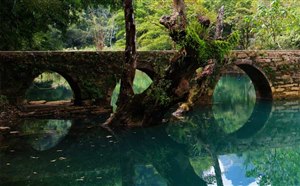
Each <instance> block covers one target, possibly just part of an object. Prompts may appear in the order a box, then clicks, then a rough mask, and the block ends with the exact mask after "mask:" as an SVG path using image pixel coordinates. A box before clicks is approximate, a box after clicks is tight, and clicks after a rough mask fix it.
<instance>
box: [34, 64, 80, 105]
mask: <svg viewBox="0 0 300 186" xmlns="http://www.w3.org/2000/svg"><path fill="white" fill-rule="evenodd" d="M44 72H55V73H57V74H59V75H60V76H62V77H63V78H64V79H65V80H66V81H67V82H68V84H69V85H70V87H71V89H72V91H73V97H74V105H80V104H81V90H80V88H79V86H78V83H77V82H76V80H75V78H73V77H72V76H71V75H69V74H67V73H65V72H63V71H60V70H56V69H47V70H41V71H40V73H39V74H37V75H36V76H35V77H33V78H32V81H33V80H34V79H35V78H36V77H38V76H39V75H40V74H42V73H44ZM32 81H31V82H32Z"/></svg>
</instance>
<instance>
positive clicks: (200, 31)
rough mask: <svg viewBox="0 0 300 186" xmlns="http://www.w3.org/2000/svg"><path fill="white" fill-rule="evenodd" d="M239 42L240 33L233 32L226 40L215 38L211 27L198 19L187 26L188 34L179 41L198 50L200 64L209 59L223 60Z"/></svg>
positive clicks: (189, 47)
mask: <svg viewBox="0 0 300 186" xmlns="http://www.w3.org/2000/svg"><path fill="white" fill-rule="evenodd" d="M238 42H239V34H238V33H237V32H235V33H232V34H231V35H230V36H229V37H228V38H227V39H225V40H214V39H212V37H211V36H210V35H209V28H205V27H203V26H202V25H201V24H199V23H198V22H197V21H192V22H191V24H189V25H188V26H187V29H186V36H185V37H184V38H183V39H182V40H181V41H179V44H180V45H181V46H182V47H184V48H187V49H192V50H194V51H195V52H196V55H197V62H198V63H199V65H202V64H203V63H206V62H207V60H209V59H216V60H217V61H218V62H223V61H224V60H223V59H224V57H225V55H226V54H228V53H229V52H230V51H231V50H232V49H233V48H234V47H235V46H236V45H237V44H238Z"/></svg>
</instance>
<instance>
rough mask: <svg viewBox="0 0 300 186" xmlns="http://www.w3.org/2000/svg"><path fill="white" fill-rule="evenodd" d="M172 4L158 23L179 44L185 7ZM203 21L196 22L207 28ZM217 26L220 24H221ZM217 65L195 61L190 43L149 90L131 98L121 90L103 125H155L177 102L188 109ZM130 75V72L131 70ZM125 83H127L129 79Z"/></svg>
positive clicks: (179, 1)
mask: <svg viewBox="0 0 300 186" xmlns="http://www.w3.org/2000/svg"><path fill="white" fill-rule="evenodd" d="M173 2H174V11H173V14H172V15H171V16H163V17H162V18H161V20H160V23H161V24H163V25H164V26H165V27H166V28H168V29H169V31H170V36H171V37H172V39H173V40H174V41H175V42H180V41H181V40H183V39H185V38H186V34H187V33H186V16H185V6H184V1H183V0H174V1H173ZM220 17H222V16H220ZM208 21H209V20H208ZM206 22H207V20H205V22H201V21H199V24H202V25H203V26H208V25H207V24H205V23H206ZM219 22H220V21H219ZM218 24H221V22H220V23H218ZM217 26H218V25H217ZM221 34H222V31H221V30H220V31H218V33H216V36H217V37H218V39H220V36H221ZM195 44H197V43H195ZM129 46H130V45H129ZM128 50H129V49H128ZM131 50H132V49H131ZM126 52H127V50H126ZM128 55H129V54H128ZM133 57H134V58H132V57H131V58H130V57H128V59H132V60H133V59H134V60H135V53H134V56H133ZM129 64H134V63H129ZM219 66H220V65H217V63H216V60H214V59H211V58H207V57H206V58H204V59H199V50H198V49H197V46H196V47H195V45H194V43H192V44H190V45H186V46H184V48H183V49H182V50H180V51H179V52H178V53H177V54H176V55H175V56H174V57H173V58H172V59H171V62H170V65H169V67H168V68H167V69H166V70H165V72H164V74H163V75H161V76H160V78H157V79H155V80H154V81H153V83H152V85H151V86H150V88H148V89H147V90H146V91H145V92H144V93H142V94H139V95H134V96H132V95H133V94H131V93H130V92H126V91H125V92H124V93H125V95H121V97H120V99H123V101H122V100H121V101H120V103H122V104H120V105H119V108H118V109H117V112H116V114H114V116H113V117H111V118H110V119H109V120H108V121H107V122H106V123H105V125H106V126H107V125H109V126H110V127H112V128H113V127H115V126H117V127H120V126H149V125H155V124H159V123H160V122H161V121H162V119H163V117H164V115H165V113H166V112H167V111H168V110H169V109H170V108H171V107H172V106H174V105H177V104H179V103H180V102H187V103H188V104H187V105H188V107H191V106H192V105H193V103H194V101H195V100H196V98H198V97H199V96H201V95H203V94H204V92H205V91H206V88H207V87H208V84H209V82H210V81H208V77H209V76H211V75H212V74H213V72H214V70H215V69H216V68H218V67H219ZM199 67H202V68H203V70H202V72H201V73H199V74H198V75H197V74H196V70H197V69H198V68H199ZM130 68H131V69H134V66H130ZM130 72H131V73H133V72H132V71H130ZM131 73H129V72H128V73H127V74H124V75H123V76H124V77H123V78H124V79H125V80H126V78H130V77H133V76H131V75H132V74H131ZM127 80H128V81H127V82H129V79H127ZM130 80H131V79H130ZM125 82H126V81H125ZM193 82H194V83H193ZM191 83H192V84H191ZM131 86H132V84H126V86H124V87H123V88H122V87H121V89H122V91H124V90H126V89H124V88H128V90H129V87H131ZM123 89H124V90H123ZM124 93H123V94H124ZM125 98H126V99H125ZM124 103H126V104H124ZM181 113H182V112H181Z"/></svg>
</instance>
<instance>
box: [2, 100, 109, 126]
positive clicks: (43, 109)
mask: <svg viewBox="0 0 300 186" xmlns="http://www.w3.org/2000/svg"><path fill="white" fill-rule="evenodd" d="M111 112H112V108H111V107H109V108H106V107H101V106H95V105H85V106H76V105H73V103H71V102H64V101H55V102H45V101H40V102H31V103H30V104H24V105H21V106H11V105H5V106H2V107H1V108H0V127H9V126H11V125H13V123H16V122H17V121H18V120H20V119H26V118H37V119H73V118H74V119H76V118H87V117H97V116H99V115H105V114H107V115H108V116H109V114H110V113H111Z"/></svg>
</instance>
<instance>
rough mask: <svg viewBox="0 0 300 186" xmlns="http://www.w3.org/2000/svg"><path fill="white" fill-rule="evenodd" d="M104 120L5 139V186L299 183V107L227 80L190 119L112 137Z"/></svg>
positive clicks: (39, 123) (41, 126)
mask: <svg viewBox="0 0 300 186" xmlns="http://www.w3.org/2000/svg"><path fill="white" fill-rule="evenodd" d="M103 120H104V118H101V117H99V118H97V119H83V120H26V121H23V122H21V123H20V124H19V125H17V127H16V128H15V129H14V130H18V131H20V133H19V134H18V135H15V134H2V135H1V138H0V185H101V186H102V185H103V186H112V185H136V186H165V185H171V186H173V185H175V186H186V185H187V186H188V185H191V186H193V185H226V186H227V185H300V182H299V181H300V101H299V100H296V101H290V102H273V103H271V102H263V101H256V100H255V92H254V89H253V85H252V84H251V82H250V81H249V79H248V78H247V77H245V76H234V77H233V76H225V77H223V78H222V80H221V82H219V84H218V87H217V88H216V90H215V93H214V105H213V106H212V107H208V106H207V107H201V108H196V109H194V111H193V112H191V113H189V115H188V116H187V117H186V119H185V120H184V121H169V122H167V123H163V124H161V125H158V126H156V127H152V128H144V129H130V130H126V131H119V132H116V133H115V134H111V133H109V132H107V131H106V130H103V129H101V128H98V127H93V126H95V125H97V124H99V123H101V122H102V121H103Z"/></svg>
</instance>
